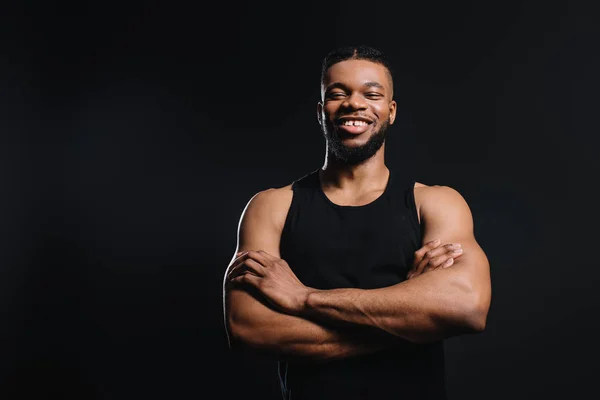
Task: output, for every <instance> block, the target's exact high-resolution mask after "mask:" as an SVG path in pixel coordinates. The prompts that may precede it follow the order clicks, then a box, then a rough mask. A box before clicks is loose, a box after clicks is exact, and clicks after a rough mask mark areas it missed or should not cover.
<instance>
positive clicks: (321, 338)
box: [226, 288, 400, 362]
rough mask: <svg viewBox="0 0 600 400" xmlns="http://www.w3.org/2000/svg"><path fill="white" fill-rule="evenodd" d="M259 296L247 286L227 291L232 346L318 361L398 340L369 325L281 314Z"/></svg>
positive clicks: (375, 348)
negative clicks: (334, 323) (337, 324)
mask: <svg viewBox="0 0 600 400" xmlns="http://www.w3.org/2000/svg"><path fill="white" fill-rule="evenodd" d="M258 299H259V297H258V296H256V295H255V294H251V292H249V291H247V290H241V289H235V288H234V289H230V290H229V292H228V293H227V295H226V309H228V311H226V324H227V333H228V336H229V341H230V345H231V347H232V348H234V349H235V348H236V347H239V346H243V347H250V348H252V349H254V350H257V351H259V352H261V353H265V354H269V355H272V356H275V357H277V358H281V359H300V360H305V361H311V362H319V361H326V360H334V359H341V358H347V357H352V356H356V355H361V354H369V353H373V352H376V351H380V350H382V349H384V348H387V347H391V346H395V345H398V344H399V343H400V339H398V338H393V337H390V336H389V335H382V334H381V332H378V331H377V330H374V329H372V328H371V327H366V326H364V327H361V326H353V327H350V326H349V327H346V328H341V327H332V326H328V325H326V324H323V323H319V322H314V321H311V320H307V319H305V318H302V317H299V316H293V315H288V314H283V313H280V312H278V311H275V310H273V309H272V308H270V307H269V306H268V305H267V304H265V303H264V302H262V301H260V300H258ZM232 305H235V307H232ZM384 336H387V337H384Z"/></svg>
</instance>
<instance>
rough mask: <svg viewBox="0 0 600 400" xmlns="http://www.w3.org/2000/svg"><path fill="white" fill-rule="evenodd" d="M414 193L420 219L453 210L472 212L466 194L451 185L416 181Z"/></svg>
mask: <svg viewBox="0 0 600 400" xmlns="http://www.w3.org/2000/svg"><path fill="white" fill-rule="evenodd" d="M414 194H415V205H416V207H417V213H418V215H419V220H421V219H423V218H426V217H427V215H428V214H433V213H435V214H441V213H448V212H453V211H458V212H465V213H470V209H469V205H468V204H467V201H466V199H465V198H464V196H463V195H462V194H461V193H460V192H459V191H458V190H457V189H455V188H453V187H451V186H446V185H427V184H424V183H421V182H415V186H414Z"/></svg>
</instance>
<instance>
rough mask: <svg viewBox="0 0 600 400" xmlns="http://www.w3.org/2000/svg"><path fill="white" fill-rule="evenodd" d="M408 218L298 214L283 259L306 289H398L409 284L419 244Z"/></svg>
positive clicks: (385, 213) (382, 213)
mask: <svg viewBox="0 0 600 400" xmlns="http://www.w3.org/2000/svg"><path fill="white" fill-rule="evenodd" d="M408 212H409V210H403V209H398V208H396V209H393V208H392V209H381V208H379V209H362V208H361V209H358V210H346V209H344V210H339V209H327V208H312V209H311V208H307V209H301V210H298V211H297V215H295V216H293V217H292V218H291V219H290V223H289V226H287V227H286V228H287V229H284V233H283V235H282V241H281V249H280V250H281V256H282V258H283V259H285V260H286V261H287V262H288V264H289V265H290V267H291V268H292V270H293V271H294V273H295V274H296V275H297V276H298V278H299V279H300V280H301V281H302V282H303V283H304V284H305V285H308V286H311V287H315V288H319V289H332V288H337V287H356V288H363V289H367V288H376V287H384V286H389V285H392V284H396V283H399V282H401V281H403V280H404V279H405V278H406V274H407V272H408V269H409V268H410V265H411V263H412V258H413V254H414V252H415V251H416V250H417V249H418V246H419V241H420V238H419V233H418V227H416V226H415V225H414V223H412V222H411V218H410V216H409V214H408Z"/></svg>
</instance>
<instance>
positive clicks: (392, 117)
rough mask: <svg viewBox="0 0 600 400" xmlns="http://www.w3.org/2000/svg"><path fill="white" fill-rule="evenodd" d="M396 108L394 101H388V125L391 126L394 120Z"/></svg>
mask: <svg viewBox="0 0 600 400" xmlns="http://www.w3.org/2000/svg"><path fill="white" fill-rule="evenodd" d="M396 107H397V105H396V101H394V100H392V101H390V125H392V124H393V123H394V121H395V120H396Z"/></svg>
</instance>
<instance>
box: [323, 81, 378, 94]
mask: <svg viewBox="0 0 600 400" xmlns="http://www.w3.org/2000/svg"><path fill="white" fill-rule="evenodd" d="M363 87H375V88H378V89H385V88H384V87H383V85H382V84H381V83H379V82H365V83H364V84H363ZM347 88H348V87H347V86H346V85H344V84H343V83H341V82H334V83H332V84H331V85H329V86H327V88H326V89H325V91H326V92H328V91H330V90H332V89H347Z"/></svg>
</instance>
